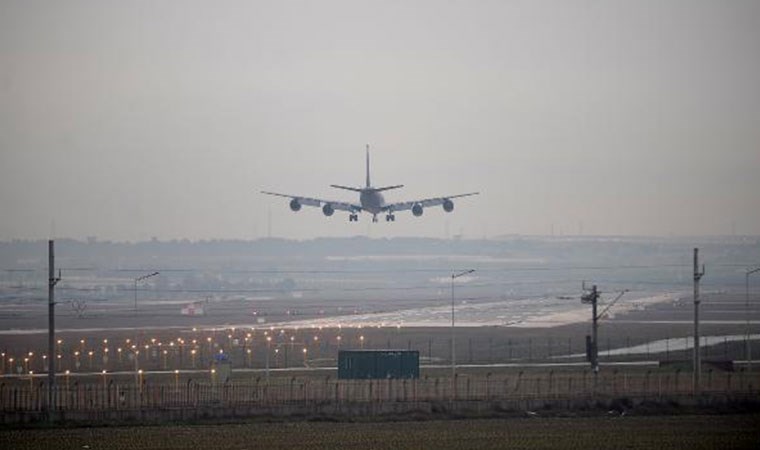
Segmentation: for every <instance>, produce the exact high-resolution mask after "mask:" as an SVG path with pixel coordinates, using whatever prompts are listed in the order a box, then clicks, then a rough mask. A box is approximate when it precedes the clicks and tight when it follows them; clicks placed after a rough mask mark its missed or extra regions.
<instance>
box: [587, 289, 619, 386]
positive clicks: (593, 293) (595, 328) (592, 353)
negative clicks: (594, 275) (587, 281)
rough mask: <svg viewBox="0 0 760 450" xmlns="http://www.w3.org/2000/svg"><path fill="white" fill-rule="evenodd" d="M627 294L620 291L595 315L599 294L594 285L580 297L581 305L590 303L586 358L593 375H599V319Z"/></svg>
mask: <svg viewBox="0 0 760 450" xmlns="http://www.w3.org/2000/svg"><path fill="white" fill-rule="evenodd" d="M583 289H584V290H586V287H585V285H584V287H583ZM626 292H628V289H623V290H622V291H620V294H619V295H618V296H617V297H616V298H615V300H613V301H611V302H610V303H609V304H608V305H607V307H606V308H604V310H603V311H602V312H600V313H597V308H598V306H599V295H600V294H601V292H599V291H598V290H597V288H596V285H593V286H592V287H591V290H590V291H589V292H588V293H587V294H583V295H582V296H581V303H587V304H588V303H590V304H591V321H592V322H591V327H592V328H591V337H589V336H586V358H587V359H588V360H589V362H590V363H591V368H592V369H593V370H594V374H597V373H599V338H598V335H599V319H601V318H602V317H604V314H605V313H606V312H607V311H609V309H610V308H612V306H613V305H614V304H615V303H617V301H618V300H620V298H621V297H623V295H624V294H625V293H626Z"/></svg>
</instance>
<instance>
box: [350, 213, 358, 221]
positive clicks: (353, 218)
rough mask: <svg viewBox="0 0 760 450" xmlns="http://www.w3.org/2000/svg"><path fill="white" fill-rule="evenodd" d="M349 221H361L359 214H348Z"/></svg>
mask: <svg viewBox="0 0 760 450" xmlns="http://www.w3.org/2000/svg"><path fill="white" fill-rule="evenodd" d="M348 221H349V222H358V221H359V214H349V215H348Z"/></svg>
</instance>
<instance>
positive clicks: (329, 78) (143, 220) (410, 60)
mask: <svg viewBox="0 0 760 450" xmlns="http://www.w3.org/2000/svg"><path fill="white" fill-rule="evenodd" d="M367 143H369V144H370V145H371V146H372V148H373V149H374V150H373V153H372V158H373V169H374V170H373V174H372V175H373V183H374V184H376V185H386V184H396V183H403V184H405V185H406V187H405V188H404V189H402V190H400V191H392V192H389V193H387V195H386V199H387V200H389V201H395V200H410V199H415V198H420V197H423V198H424V197H428V196H438V195H448V194H455V193H459V192H469V191H473V190H479V191H481V192H482V195H481V196H479V197H475V198H469V199H464V200H462V201H459V202H457V204H456V209H455V211H454V212H453V213H451V214H446V213H444V212H443V211H442V210H441V208H440V207H436V208H433V209H428V210H426V211H425V214H424V215H423V217H421V218H415V217H413V216H412V215H411V214H410V213H409V212H406V213H399V214H398V215H397V221H396V222H395V223H392V224H386V223H384V222H383V223H379V224H374V225H372V224H369V223H368V222H369V216H367V215H363V216H362V217H361V218H360V222H359V224H356V223H351V224H349V223H348V219H347V216H346V214H345V213H341V212H338V213H336V214H335V215H334V216H333V217H330V218H326V217H324V216H323V215H322V213H321V211H320V210H318V209H313V208H312V209H307V208H304V209H303V210H302V211H301V212H299V213H297V214H294V213H292V212H290V210H289V209H288V206H287V200H285V199H277V198H273V197H267V196H263V195H261V194H259V193H258V191H259V190H261V189H267V190H274V191H279V192H286V193H292V194H302V195H312V196H320V197H327V198H334V199H341V200H356V199H355V198H354V196H353V194H352V193H350V192H345V191H337V190H334V189H331V188H330V187H329V184H331V183H336V184H347V185H357V186H358V185H361V184H362V183H363V181H364V146H365V144H367ZM758 192H760V2H758V1H754V0H753V1H670V0H666V1H663V0H656V1H566V0H562V1H503V0H500V1H410V0H404V1H397V2H395V1H374V2H373V1H357V0H348V1H337V2H336V1H324V0H322V1H309V2H289V1H272V2H256V1H239V2H233V1H224V2H207V1H203V2H200V1H197V2H196V1H187V0H184V1H176V2H171V1H128V2H125V1H110V2H109V1H103V0H98V1H90V2H84V1H65V2H63V1H58V0H55V1H29V0H23V1H9V0H0V239H12V238H47V237H49V236H50V235H51V229H53V225H52V224H53V223H54V230H55V236H56V237H75V238H83V237H85V236H97V237H98V238H100V239H113V240H138V239H148V238H150V237H153V236H155V237H158V238H159V239H172V238H190V239H210V238H256V237H261V236H266V235H267V228H268V227H267V216H268V211H271V223H272V234H273V235H274V236H280V237H291V238H310V237H315V236H347V235H355V234H367V233H369V234H370V235H371V236H373V237H381V236H399V235H415V236H435V237H443V236H444V235H445V233H446V232H447V230H448V231H449V233H450V234H457V233H460V232H461V233H464V235H465V236H466V237H481V236H483V235H486V236H496V235H500V234H508V233H509V234H511V233H520V234H549V233H550V232H551V230H552V226H553V227H554V230H555V233H559V232H560V230H561V231H562V232H563V233H565V234H577V233H578V232H579V229H580V228H581V227H582V231H583V233H584V234H642V235H650V234H657V235H669V234H679V235H681V234H730V233H731V232H732V228H734V229H735V231H736V232H737V233H740V234H756V235H757V234H760V201H759V200H758V199H759V198H760V197H758Z"/></svg>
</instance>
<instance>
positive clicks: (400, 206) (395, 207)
mask: <svg viewBox="0 0 760 450" xmlns="http://www.w3.org/2000/svg"><path fill="white" fill-rule="evenodd" d="M478 194H480V192H470V193H467V194H457V195H450V196H448V197H434V198H424V199H422V200H412V201H408V202H399V203H391V204H389V205H385V210H386V211H406V210H409V209H412V208H414V205H420V206H422V207H423V208H427V207H429V206H438V205H443V204H444V203H445V202H446V201H447V200H451V199H452V198H459V197H469V196H470V195H478Z"/></svg>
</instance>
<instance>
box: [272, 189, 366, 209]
mask: <svg viewBox="0 0 760 450" xmlns="http://www.w3.org/2000/svg"><path fill="white" fill-rule="evenodd" d="M261 193H262V194H267V195H274V196H277V197H285V198H289V199H291V201H292V200H295V201H296V202H298V204H299V205H304V206H314V207H317V208H320V207H322V206H324V205H330V206H332V208H333V209H336V210H339V211H348V212H351V213H356V212H359V211H361V210H362V207H361V205H358V204H355V203H348V202H340V201H334V200H324V199H321V198H311V197H302V196H300V195H289V194H279V193H277V192H267V191H261ZM299 209H300V208H299Z"/></svg>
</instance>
